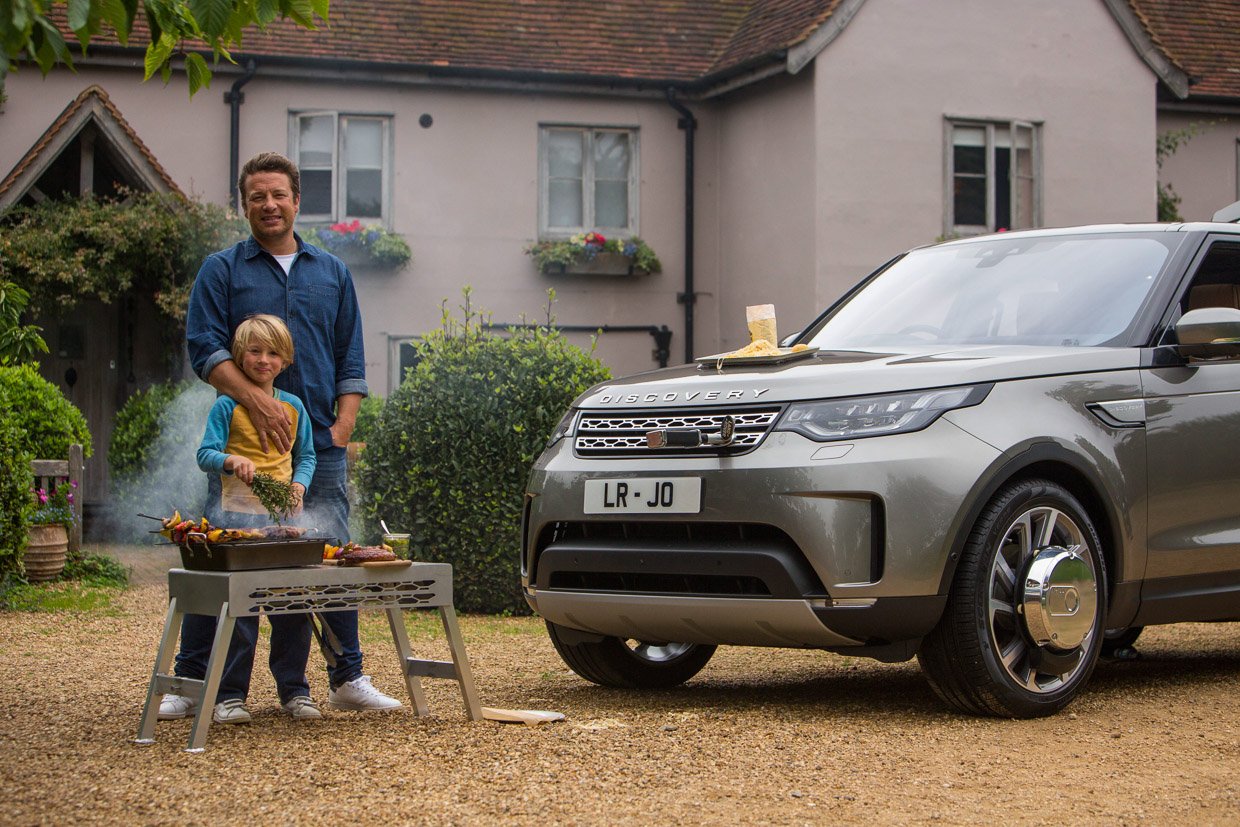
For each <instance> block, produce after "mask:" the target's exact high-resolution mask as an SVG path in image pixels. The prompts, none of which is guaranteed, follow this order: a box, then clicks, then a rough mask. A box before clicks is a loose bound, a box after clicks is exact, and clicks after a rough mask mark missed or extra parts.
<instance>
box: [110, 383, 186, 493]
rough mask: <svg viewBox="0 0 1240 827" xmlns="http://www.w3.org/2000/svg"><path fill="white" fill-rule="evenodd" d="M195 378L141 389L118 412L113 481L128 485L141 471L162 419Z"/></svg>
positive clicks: (112, 452) (113, 441) (112, 450)
mask: <svg viewBox="0 0 1240 827" xmlns="http://www.w3.org/2000/svg"><path fill="white" fill-rule="evenodd" d="M194 381H195V380H186V381H184V382H165V383H163V384H161V385H152V386H151V387H149V388H147V389H146V390H144V391H138V392H137V393H135V394H134V395H133V396H131V397H129V398H128V399H126V400H125V404H124V405H123V406H121V409H120V411H118V412H117V414H116V424H115V426H114V427H113V429H112V439H111V441H110V442H109V443H108V470H109V472H110V473H111V475H112V481H113V483H114V484H117V485H122V486H123V485H124V484H125V482H126V481H127V480H129V479H132V478H133V477H134V476H135V475H136V474H139V473H141V472H142V471H143V470H144V469H145V468H146V464H147V459H148V457H149V456H150V453H151V451H152V450H153V449H154V446H155V443H156V441H157V440H158V439H159V433H160V428H159V419H160V417H161V416H163V413H164V411H165V410H166V409H167V408H168V405H169V404H171V402H172V400H174V399H176V397H177V395H178V394H179V393H181V392H182V391H184V390H186V388H187V387H188V386H189V385H191V384H193V382H194Z"/></svg>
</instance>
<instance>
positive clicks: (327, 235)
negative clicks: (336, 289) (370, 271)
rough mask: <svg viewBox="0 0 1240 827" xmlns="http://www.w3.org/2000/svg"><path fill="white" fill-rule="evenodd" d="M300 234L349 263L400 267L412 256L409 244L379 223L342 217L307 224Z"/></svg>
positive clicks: (382, 267)
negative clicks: (326, 222)
mask: <svg viewBox="0 0 1240 827" xmlns="http://www.w3.org/2000/svg"><path fill="white" fill-rule="evenodd" d="M301 237H302V240H303V241H305V242H307V243H309V244H313V245H314V246H316V247H321V248H322V249H324V250H326V251H327V252H329V253H332V254H333V255H336V256H339V257H340V259H341V260H342V261H343V262H344V263H345V264H347V265H349V266H350V267H358V268H363V269H364V268H374V269H382V270H399V269H401V268H402V267H404V266H406V265H407V264H408V263H409V262H410V260H411V259H412V258H413V251H411V250H410V249H409V244H408V243H406V241H405V240H404V239H403V238H401V237H400V236H399V235H398V234H396V233H394V232H392V231H390V230H388V229H387V228H386V227H383V226H381V225H379V224H366V225H363V224H362V222H361V221H357V220H354V221H349V222H345V221H341V222H338V223H336V224H332V225H331V226H328V227H309V228H307V229H306V230H305V231H304V232H303V233H302V234H301Z"/></svg>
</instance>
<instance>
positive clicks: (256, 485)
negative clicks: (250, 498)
mask: <svg viewBox="0 0 1240 827" xmlns="http://www.w3.org/2000/svg"><path fill="white" fill-rule="evenodd" d="M250 490H252V491H253V492H254V496H256V497H258V501H259V502H260V503H262V505H263V508H265V509H267V514H268V516H270V517H271V519H272V520H273V521H274V522H275V523H276V524H277V525H279V524H280V523H281V522H283V521H284V520H287V519H288V518H289V517H290V516H291V515H292V513H293V509H294V508H296V507H297V498H296V497H295V496H293V485H292V483H287V482H280V481H279V480H278V479H276V478H275V477H273V476H271V475H270V474H264V473H262V472H261V471H260V472H259V473H257V474H255V475H254V482H253V483H251V484H250Z"/></svg>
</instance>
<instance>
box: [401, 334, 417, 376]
mask: <svg viewBox="0 0 1240 827" xmlns="http://www.w3.org/2000/svg"><path fill="white" fill-rule="evenodd" d="M399 358H400V366H399V367H398V370H399V371H400V381H401V382H404V381H405V373H406V372H407V371H409V370H412V369H413V368H415V367H417V365H418V362H420V361H421V360H420V359H419V358H418V349H417V343H416V342H412V341H409V342H401V343H400V357H399Z"/></svg>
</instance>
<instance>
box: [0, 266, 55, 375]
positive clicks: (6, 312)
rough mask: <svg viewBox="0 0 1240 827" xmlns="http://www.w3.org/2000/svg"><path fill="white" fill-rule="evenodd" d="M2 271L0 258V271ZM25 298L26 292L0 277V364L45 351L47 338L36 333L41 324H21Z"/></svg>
mask: <svg viewBox="0 0 1240 827" xmlns="http://www.w3.org/2000/svg"><path fill="white" fill-rule="evenodd" d="M3 272H4V264H3V262H0V274H3ZM29 302H30V294H29V293H27V292H26V291H25V290H23V289H22V288H20V287H18V286H17V285H16V284H13V283H12V282H10V281H4V280H2V279H0V365H14V364H17V363H19V362H31V361H34V359H35V357H36V356H37V355H38V354H40V353H47V342H45V341H43V337H42V336H40V335H39V332H40V331H41V330H42V328H41V327H39V326H38V325H33V324H26V325H24V324H22V311H24V310H25V309H26V305H27V304H28V303H29Z"/></svg>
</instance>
